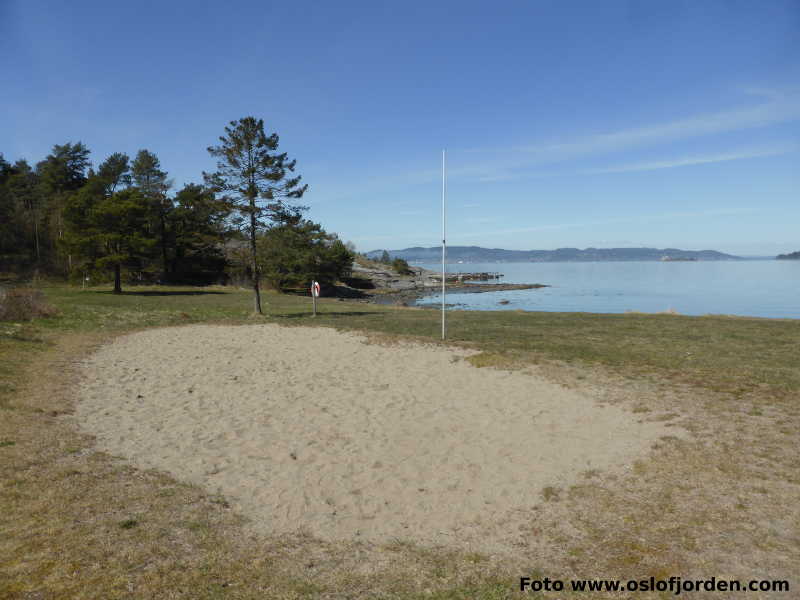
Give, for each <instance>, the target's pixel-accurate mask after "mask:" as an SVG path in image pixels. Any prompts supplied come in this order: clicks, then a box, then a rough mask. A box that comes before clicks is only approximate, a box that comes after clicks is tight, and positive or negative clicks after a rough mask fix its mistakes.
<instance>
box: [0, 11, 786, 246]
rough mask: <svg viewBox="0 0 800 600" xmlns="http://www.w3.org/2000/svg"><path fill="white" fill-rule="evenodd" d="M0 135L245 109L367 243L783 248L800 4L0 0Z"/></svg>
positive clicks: (217, 117) (325, 210)
mask: <svg viewBox="0 0 800 600" xmlns="http://www.w3.org/2000/svg"><path fill="white" fill-rule="evenodd" d="M0 57H2V58H0V107H1V108H2V110H0V152H2V153H3V154H4V155H5V157H6V158H7V159H11V160H14V159H17V158H20V157H26V158H28V159H29V160H31V161H32V162H35V161H37V160H40V159H41V158H43V157H44V156H45V155H46V154H47V153H48V151H49V149H50V147H51V146H52V145H53V144H55V143H64V142H66V141H78V140H80V141H83V142H84V143H86V144H87V145H88V146H89V147H90V148H91V150H92V153H93V155H92V156H93V160H94V162H95V164H97V163H99V162H100V161H102V160H103V159H104V158H105V157H106V156H107V155H108V154H110V153H112V152H115V151H122V152H127V153H129V154H131V155H133V154H135V152H136V151H137V150H139V149H140V148H148V149H150V150H152V151H154V152H155V153H156V154H157V155H158V156H159V157H160V159H161V162H162V165H163V167H164V168H165V169H167V170H168V171H169V172H170V174H171V176H172V177H173V178H174V180H175V183H176V185H181V184H183V183H185V182H190V181H195V182H199V181H201V172H202V171H203V170H210V169H213V167H214V163H213V161H212V159H211V158H210V157H209V156H208V154H207V152H206V150H205V149H206V147H207V146H208V145H210V144H213V143H215V142H216V140H217V137H218V136H219V135H220V134H221V133H222V130H223V127H224V126H225V124H226V123H227V122H228V121H230V120H232V119H237V118H239V117H243V116H246V115H254V116H258V117H262V118H263V119H264V120H265V123H266V125H267V128H268V129H269V130H270V131H276V132H278V133H279V135H280V136H281V146H282V149H284V150H286V151H288V152H289V153H290V156H292V157H294V158H296V159H297V164H298V171H299V172H300V173H301V174H302V175H303V177H304V179H305V181H306V182H307V183H308V184H309V186H310V190H309V193H308V195H307V198H306V201H307V204H309V205H310V206H311V211H310V213H309V216H310V217H311V218H313V219H314V220H317V221H320V222H321V223H322V224H323V225H324V226H325V227H326V229H328V230H329V231H336V232H338V233H339V234H340V236H341V237H342V238H343V239H345V240H352V241H353V242H355V243H356V245H357V247H358V248H359V249H360V250H371V249H375V248H392V249H394V248H403V247H406V246H411V245H424V246H429V245H436V244H438V243H439V240H440V238H441V234H440V204H439V203H440V193H441V192H440V186H441V183H440V171H439V169H440V161H441V149H442V148H447V152H448V169H449V179H448V190H449V195H448V208H449V210H448V242H449V243H451V244H459V245H481V246H490V247H502V248H510V249H534V248H535V249H549V248H557V247H563V246H574V247H581V248H583V247H588V246H596V247H610V246H640V245H648V246H659V247H664V246H672V247H680V248H687V249H705V248H713V249H718V250H722V251H728V252H733V253H737V254H748V255H754V254H763V255H769V254H775V253H777V252H784V251H791V250H797V249H800V201H798V200H800V198H799V197H798V192H800V2H798V1H797V0H788V1H780V0H764V1H763V2H752V1H737V0H730V1H725V2H712V1H709V0H704V1H703V2H696V1H690V2H681V1H679V0H670V1H669V2H666V1H665V2H642V1H638V0H631V1H629V2H613V1H604V2H593V1H588V0H587V1H584V2H568V1H566V2H565V1H558V2H556V1H552V2H550V1H534V0H526V1H508V2H486V1H484V2H467V1H459V2H449V1H448V2H445V1H441V2H429V1H428V2H422V1H408V2H403V3H400V2H388V1H387V2H382V1H377V0H372V1H369V2H360V1H359V2H355V1H353V2H348V1H346V0H343V1H341V2H301V1H293V2H280V3H277V2H269V1H264V0H259V1H254V2H237V1H235V0H232V1H229V2H199V1H194V2H177V1H170V2H127V3H119V2H91V1H83V2H57V1H55V0H53V1H51V2H39V1H35V0H25V1H21V0H19V1H18V0H0Z"/></svg>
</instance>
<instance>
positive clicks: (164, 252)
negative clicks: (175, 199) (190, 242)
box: [158, 205, 169, 279]
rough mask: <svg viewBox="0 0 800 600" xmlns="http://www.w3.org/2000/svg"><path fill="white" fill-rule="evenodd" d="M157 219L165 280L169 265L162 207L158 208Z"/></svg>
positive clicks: (165, 226) (165, 221)
mask: <svg viewBox="0 0 800 600" xmlns="http://www.w3.org/2000/svg"><path fill="white" fill-rule="evenodd" d="M158 217H159V220H160V221H161V259H162V261H163V263H164V279H166V277H167V273H168V268H169V263H168V262H167V220H166V217H165V215H164V207H163V205H162V206H161V207H160V210H159V215H158Z"/></svg>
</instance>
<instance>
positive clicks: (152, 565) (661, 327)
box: [0, 286, 800, 598]
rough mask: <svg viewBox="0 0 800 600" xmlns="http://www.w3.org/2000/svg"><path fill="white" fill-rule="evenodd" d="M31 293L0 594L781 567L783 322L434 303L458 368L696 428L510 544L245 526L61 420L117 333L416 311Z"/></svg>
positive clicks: (502, 585)
mask: <svg viewBox="0 0 800 600" xmlns="http://www.w3.org/2000/svg"><path fill="white" fill-rule="evenodd" d="M44 291H45V293H46V295H47V298H48V300H49V301H50V302H51V303H53V304H54V305H55V306H56V307H57V308H58V310H59V311H60V315H59V316H57V317H54V318H49V319H40V320H36V321H34V322H32V323H25V324H9V323H0V470H2V482H3V483H2V489H1V490H0V505H2V506H3V507H4V510H3V511H0V530H1V531H2V532H3V535H2V536H1V537H0V598H17V597H20V598H21V597H41V598H49V597H53V598H63V597H81V598H117V597H119V598H126V597H131V598H133V597H165V598H168V597H186V598H262V597H285V598H295V597H297V598H300V597H330V598H339V597H353V598H360V597H363V598H370V597H401V598H417V597H426V598H506V597H516V593H515V592H514V589H515V584H516V582H517V578H518V577H519V576H521V575H534V574H536V573H543V574H546V575H549V576H550V577H559V576H562V577H565V576H567V575H569V574H581V575H582V576H585V577H644V576H647V575H650V574H655V575H656V576H662V575H669V574H673V575H686V574H689V572H697V570H698V569H699V571H700V572H701V573H705V575H706V576H711V575H715V574H725V575H728V576H744V575H747V574H759V573H760V574H761V576H765V575H767V574H772V575H780V574H781V573H783V575H784V576H786V575H788V573H787V572H786V570H785V569H783V571H782V570H781V569H782V566H785V565H790V564H797V562H796V561H797V558H798V556H799V552H800V542H798V541H797V540H794V541H792V539H791V538H790V537H785V536H781V535H778V534H775V533H774V532H773V530H774V529H775V528H779V527H784V528H786V529H787V531H790V530H792V528H793V527H796V526H800V521H798V516H797V511H796V510H793V509H789V510H787V508H786V507H787V505H791V499H792V498H795V499H796V494H797V490H798V489H800V474H799V472H800V464H798V461H797V458H796V456H794V454H793V452H792V451H791V448H792V447H793V444H796V442H797V441H798V440H797V431H798V427H797V425H798V416H799V415H800V406H798V403H797V399H798V396H800V361H798V360H797V351H796V349H797V348H798V347H800V321H778V320H766V319H740V318H729V317H683V316H675V315H641V314H626V315H592V314H569V313H521V312H520V313H517V312H506V311H503V312H492V313H488V312H480V313H479V312H472V313H470V312H462V311H455V312H452V313H450V314H449V325H448V334H449V335H448V337H449V340H448V341H449V342H450V343H457V344H461V345H465V346H468V347H471V348H474V349H475V350H477V351H478V354H476V355H475V356H473V357H472V358H471V361H472V362H473V363H474V364H476V365H477V366H496V367H511V368H533V369H536V370H537V371H538V372H540V373H542V374H543V375H545V376H547V377H552V378H554V379H556V380H558V381H561V382H563V383H566V384H568V385H573V386H576V387H581V386H582V385H584V384H585V383H586V382H587V381H589V380H591V381H593V382H602V383H603V384H604V385H607V386H608V387H609V389H610V390H616V391H615V392H614V394H616V395H617V396H619V398H620V399H621V400H630V401H633V402H634V403H635V404H636V406H637V410H638V411H641V413H642V415H646V416H649V417H652V418H659V419H666V418H670V419H675V420H676V421H680V420H681V419H683V420H691V421H693V422H694V423H695V425H696V427H695V433H696V436H695V438H694V439H692V440H685V441H680V440H665V441H664V442H663V444H661V445H660V447H659V448H656V449H655V450H654V452H653V455H652V456H650V457H648V458H647V459H646V460H644V459H643V460H642V461H641V462H640V463H637V465H636V466H635V470H634V471H635V472H634V473H632V474H631V477H630V478H629V479H623V480H615V481H604V480H602V478H600V479H598V478H597V477H596V476H595V477H592V476H591V474H590V475H587V481H586V483H585V484H584V485H581V486H574V487H573V488H570V489H565V490H552V491H550V492H549V493H548V494H547V495H546V496H547V497H546V498H541V499H538V500H539V501H540V508H539V509H537V510H539V513H538V517H537V520H536V522H535V523H532V528H531V531H532V533H531V538H532V541H531V545H530V546H527V547H521V548H520V553H519V556H517V557H513V559H512V558H509V557H492V556H488V555H484V554H481V553H475V552H462V551H459V550H458V549H444V548H440V549H429V548H422V547H417V546H415V545H414V544H413V543H408V542H404V541H398V542H397V543H396V544H390V545H386V546H381V547H376V546H372V545H369V544H354V543H349V544H345V545H335V544H326V543H323V542H319V541H317V540H312V539H310V538H308V537H304V536H295V537H292V538H281V539H268V540H262V539H256V538H252V537H250V536H249V535H248V534H247V533H246V529H243V528H242V523H241V521H240V519H239V517H238V516H237V515H234V514H231V511H229V510H227V509H226V501H225V499H224V498H218V497H214V496H213V495H208V494H207V493H205V492H203V491H202V490H199V489H196V488H193V487H191V486H186V485H183V484H181V483H178V482H175V481H173V480H171V479H170V478H168V477H166V476H164V475H162V474H159V473H155V472H140V471H137V470H135V469H133V468H131V467H130V466H128V465H127V464H126V463H125V462H124V461H121V460H118V459H114V458H113V457H109V456H105V455H102V454H100V453H96V452H94V451H92V449H91V440H90V439H89V438H87V437H86V436H82V435H80V434H78V433H77V432H75V431H74V429H73V428H71V427H70V426H69V425H68V424H67V423H64V422H63V419H61V418H60V417H61V416H62V415H63V414H64V413H69V411H70V410H71V408H70V406H71V402H72V400H71V394H70V385H72V384H73V383H74V376H73V370H72V364H73V363H74V362H75V360H76V359H77V358H79V357H80V356H81V355H83V354H85V353H86V352H89V351H90V350H91V349H92V348H93V347H96V345H97V344H99V343H102V342H104V341H106V340H108V339H110V338H111V337H113V336H115V335H118V334H120V333H124V332H127V331H134V330H138V329H142V328H147V327H157V326H170V325H182V324H191V323H231V324H247V323H254V322H265V321H266V322H276V323H280V324H283V325H289V326H293V325H315V326H333V327H337V328H340V329H350V330H361V331H366V332H369V333H370V334H371V335H372V336H373V337H374V338H375V340H376V342H379V343H380V342H391V341H393V340H395V339H398V338H408V339H414V340H420V341H425V342H433V343H439V341H438V338H439V331H440V330H439V314H438V313H437V312H435V311H430V310H423V309H413V308H393V307H385V306H376V305H369V304H363V303H350V302H341V301H335V300H328V299H322V301H321V302H320V303H319V315H318V317H317V318H316V319H312V318H310V316H309V311H310V300H309V299H307V298H302V297H297V296H280V295H267V296H266V300H267V307H266V310H267V312H268V314H267V315H266V316H265V317H263V318H262V317H253V316H251V315H250V305H251V303H250V293H249V292H246V291H237V290H230V289H225V288H219V289H214V288H205V289H197V288H130V290H129V291H128V293H126V294H123V295H119V296H115V295H113V294H111V293H109V292H107V291H106V290H99V289H91V290H85V291H84V290H80V289H75V288H69V287H63V286H54V287H49V288H45V290H44ZM387 368H390V365H387ZM614 394H612V396H613V395H614ZM731 514H734V515H735V516H736V519H735V522H733V521H732V519H731ZM795 530H796V529H795ZM534 541H535V542H536V543H534ZM737 553H738V554H737ZM740 556H744V558H736V557H740ZM737 561H738V562H737ZM747 561H750V562H747ZM770 569H773V571H774V572H770ZM26 594H28V595H27V596H26ZM35 594H39V595H38V596H37V595H35ZM526 597H530V596H526ZM558 597H569V596H565V595H563V594H559V595H558ZM593 597H598V598H602V597H604V596H603V595H595V596H593ZM608 597H614V596H608ZM639 597H642V598H646V597H648V595H647V594H641V595H640V596H639ZM651 597H658V596H651ZM750 597H753V598H756V597H758V595H757V594H752V595H750Z"/></svg>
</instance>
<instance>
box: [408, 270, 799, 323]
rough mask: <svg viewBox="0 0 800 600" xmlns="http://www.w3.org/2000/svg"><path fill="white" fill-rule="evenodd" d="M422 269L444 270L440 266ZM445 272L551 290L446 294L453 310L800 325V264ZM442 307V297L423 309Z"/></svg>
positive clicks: (423, 302) (424, 300) (427, 300)
mask: <svg viewBox="0 0 800 600" xmlns="http://www.w3.org/2000/svg"><path fill="white" fill-rule="evenodd" d="M420 266H423V267H425V268H428V269H431V270H434V271H440V270H441V265H436V264H422V265H420ZM447 271H448V272H449V273H457V272H473V271H479V272H483V271H487V272H500V273H502V274H503V275H504V277H502V278H501V279H500V280H499V281H500V282H502V283H541V284H545V285H548V286H550V287H546V288H540V289H531V290H512V291H506V292H486V293H471V294H465V293H460V294H459V293H458V292H456V291H455V290H454V291H453V292H450V293H448V294H447V304H452V305H454V306H453V308H458V309H462V310H463V309H466V310H520V309H521V310H538V311H555V312H593V313H624V312H627V311H640V312H648V313H657V312H664V311H675V312H678V313H680V314H684V315H706V314H721V315H740V316H753V317H771V318H790V319H800V260H736V261H697V262H693V261H692V262H678V261H674V262H658V261H640V262H559V263H556V262H553V263H469V264H448V265H447ZM505 300H507V301H508V303H507V304H505V303H503V304H501V301H505ZM439 303H441V295H439V294H436V295H431V296H427V297H425V298H422V299H420V300H419V301H418V302H417V304H420V305H426V304H439Z"/></svg>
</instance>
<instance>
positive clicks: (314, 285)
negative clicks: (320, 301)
mask: <svg viewBox="0 0 800 600" xmlns="http://www.w3.org/2000/svg"><path fill="white" fill-rule="evenodd" d="M317 296H319V282H318V281H312V282H311V305H312V307H313V311H314V312H313V313H312V315H311V316H312V317H316V316H317Z"/></svg>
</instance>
